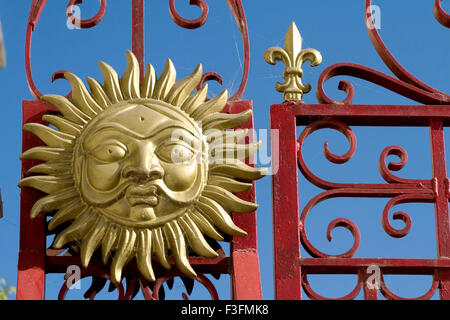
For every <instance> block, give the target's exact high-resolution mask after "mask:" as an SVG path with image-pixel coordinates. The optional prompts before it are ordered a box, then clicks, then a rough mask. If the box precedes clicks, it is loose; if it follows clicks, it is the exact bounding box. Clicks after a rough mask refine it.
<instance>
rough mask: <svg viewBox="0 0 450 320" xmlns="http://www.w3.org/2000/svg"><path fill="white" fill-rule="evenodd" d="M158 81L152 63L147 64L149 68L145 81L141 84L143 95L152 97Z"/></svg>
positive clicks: (143, 96)
mask: <svg viewBox="0 0 450 320" xmlns="http://www.w3.org/2000/svg"><path fill="white" fill-rule="evenodd" d="M155 83H156V72H155V68H153V66H152V65H151V64H148V65H147V70H146V71H145V77H144V81H143V82H142V85H141V97H142V98H151V97H152V96H153V90H154V88H155Z"/></svg>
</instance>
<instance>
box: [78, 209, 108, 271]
mask: <svg viewBox="0 0 450 320" xmlns="http://www.w3.org/2000/svg"><path fill="white" fill-rule="evenodd" d="M107 226H108V224H107V223H106V222H105V220H104V219H103V218H102V217H98V218H97V220H96V221H95V223H94V226H93V227H92V229H91V230H90V231H89V232H88V233H87V234H86V235H85V236H84V237H83V238H82V240H81V248H80V257H81V264H82V265H83V267H85V268H86V267H87V266H88V264H89V261H91V257H92V254H93V253H94V251H95V250H96V249H97V248H98V247H99V245H100V244H101V242H102V239H103V237H104V235H105V232H106V228H107Z"/></svg>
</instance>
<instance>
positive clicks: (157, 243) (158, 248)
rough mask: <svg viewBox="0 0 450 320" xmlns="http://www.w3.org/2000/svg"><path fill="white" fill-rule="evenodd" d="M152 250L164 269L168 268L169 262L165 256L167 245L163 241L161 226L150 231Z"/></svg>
mask: <svg viewBox="0 0 450 320" xmlns="http://www.w3.org/2000/svg"><path fill="white" fill-rule="evenodd" d="M152 236H153V237H152V242H153V247H152V250H153V252H154V253H155V255H156V257H157V258H158V260H159V263H160V264H161V265H162V266H163V267H164V268H166V269H170V262H169V258H168V256H167V246H166V244H165V242H164V237H163V234H162V230H161V228H157V229H155V230H153V233H152Z"/></svg>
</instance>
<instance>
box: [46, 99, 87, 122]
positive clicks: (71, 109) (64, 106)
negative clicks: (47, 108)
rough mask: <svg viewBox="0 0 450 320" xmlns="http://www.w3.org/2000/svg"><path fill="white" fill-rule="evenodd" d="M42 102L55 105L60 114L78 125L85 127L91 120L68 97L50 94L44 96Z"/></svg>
mask: <svg viewBox="0 0 450 320" xmlns="http://www.w3.org/2000/svg"><path fill="white" fill-rule="evenodd" d="M41 100H43V101H46V102H48V103H50V104H52V105H54V106H55V107H56V108H57V109H58V110H59V112H61V114H62V115H63V116H64V118H66V119H67V120H70V121H72V122H75V123H76V124H80V125H85V124H86V123H87V122H88V121H89V120H91V119H90V118H89V117H88V116H87V115H86V114H85V113H84V112H82V111H81V110H80V109H78V108H77V107H76V106H75V105H74V104H73V103H72V102H70V101H69V100H68V99H67V98H66V97H63V96H58V95H52V94H48V95H45V96H42V98H41Z"/></svg>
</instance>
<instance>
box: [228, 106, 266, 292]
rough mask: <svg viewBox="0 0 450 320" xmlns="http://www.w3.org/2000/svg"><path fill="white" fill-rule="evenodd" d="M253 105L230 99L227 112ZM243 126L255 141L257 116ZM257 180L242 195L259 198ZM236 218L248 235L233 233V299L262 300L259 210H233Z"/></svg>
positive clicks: (246, 108) (253, 200)
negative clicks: (239, 235)
mask: <svg viewBox="0 0 450 320" xmlns="http://www.w3.org/2000/svg"><path fill="white" fill-rule="evenodd" d="M248 109H251V110H252V109H253V106H252V102H251V101H248V100H246V101H236V102H230V103H228V105H227V108H226V110H224V111H225V112H230V113H239V112H242V111H245V110H248ZM240 128H247V129H249V134H248V136H247V137H246V139H248V140H247V141H245V142H246V143H250V142H252V141H254V137H253V128H254V126H253V117H252V118H250V119H249V120H248V121H247V122H246V123H244V124H243V125H242V126H241V127H240ZM252 160H253V159H247V160H246V163H247V164H249V165H252V163H253V161H252ZM255 193H256V192H255V183H253V188H252V189H250V190H248V191H246V192H242V193H240V194H238V196H239V197H240V198H241V199H244V200H247V201H250V202H256V201H255V200H256V199H255V198H256V194H255ZM233 221H234V223H236V225H238V226H239V227H241V228H242V229H244V230H246V231H247V236H246V237H233V241H232V242H231V257H232V271H231V275H230V276H231V288H232V299H233V300H260V299H262V288H261V276H260V271H259V255H258V247H257V244H258V239H257V232H256V231H257V228H256V212H250V213H246V214H242V213H238V214H233Z"/></svg>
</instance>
